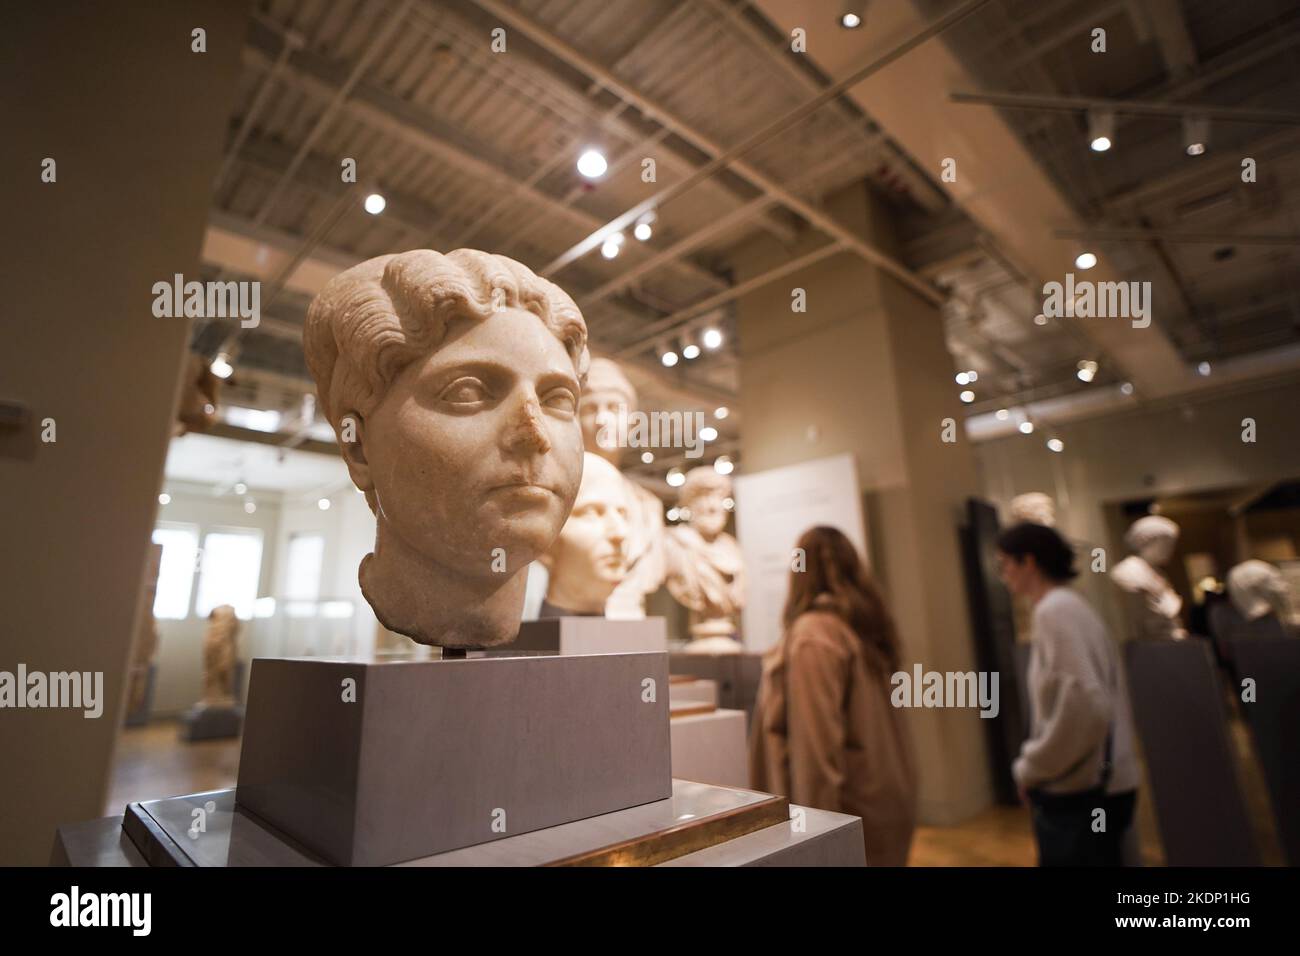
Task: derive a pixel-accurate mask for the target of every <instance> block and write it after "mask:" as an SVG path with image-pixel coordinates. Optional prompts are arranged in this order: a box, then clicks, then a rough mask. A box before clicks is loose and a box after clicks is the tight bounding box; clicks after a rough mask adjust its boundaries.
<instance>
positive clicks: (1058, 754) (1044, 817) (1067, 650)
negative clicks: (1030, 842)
mask: <svg viewBox="0 0 1300 956" xmlns="http://www.w3.org/2000/svg"><path fill="white" fill-rule="evenodd" d="M997 558H998V565H999V570H1000V571H1001V575H1002V580H1003V581H1004V582H1005V583H1006V585H1007V588H1008V589H1009V590H1010V591H1011V592H1012V593H1013V594H1015V595H1018V596H1020V597H1024V598H1026V599H1027V600H1028V601H1029V602H1030V603H1031V604H1032V605H1033V609H1034V610H1033V623H1032V637H1033V648H1032V650H1031V652H1030V658H1029V700H1030V709H1031V721H1030V732H1029V739H1027V740H1026V741H1025V742H1024V744H1023V745H1022V746H1021V749H1020V756H1019V757H1017V758H1016V761H1015V763H1014V764H1013V765H1012V775H1013V776H1014V777H1015V780H1016V785H1017V787H1018V789H1019V791H1020V795H1021V800H1022V801H1024V802H1025V803H1027V804H1028V805H1029V807H1030V809H1031V810H1032V813H1033V821H1034V836H1035V839H1036V840H1037V842H1038V861H1039V865H1040V866H1119V865H1120V861H1121V847H1122V844H1123V842H1124V837H1125V832H1126V831H1127V830H1128V828H1129V827H1130V826H1131V825H1132V822H1133V811H1134V807H1135V805H1136V802H1137V787H1138V778H1139V773H1138V765H1137V756H1136V752H1135V737H1134V729H1133V715H1132V711H1131V709H1130V706H1129V700H1128V689H1127V686H1126V684H1125V679H1124V672H1123V668H1122V667H1121V665H1120V660H1119V654H1118V652H1117V650H1116V647H1115V644H1114V643H1113V642H1112V641H1111V640H1110V638H1109V636H1108V635H1107V633H1106V627H1105V625H1104V624H1103V623H1102V620H1101V618H1100V616H1098V614H1097V612H1096V611H1094V610H1093V608H1092V606H1091V605H1089V604H1088V602H1087V601H1085V600H1084V599H1083V598H1082V597H1081V596H1080V595H1079V594H1078V593H1077V592H1076V591H1074V590H1073V589H1071V588H1070V587H1068V586H1067V585H1068V582H1069V581H1070V579H1071V578H1073V577H1075V575H1076V573H1077V572H1076V571H1075V570H1074V568H1073V564H1074V551H1073V549H1072V548H1071V547H1070V545H1069V544H1068V543H1067V542H1066V541H1065V539H1064V538H1062V537H1061V536H1060V535H1059V534H1058V533H1057V532H1056V531H1055V530H1053V529H1052V528H1048V527H1045V526H1043V525H1036V524H1029V523H1023V524H1018V525H1014V526H1013V527H1011V528H1008V529H1007V530H1006V531H1004V532H1003V533H1002V534H1001V535H1000V536H999V538H998V545H997Z"/></svg>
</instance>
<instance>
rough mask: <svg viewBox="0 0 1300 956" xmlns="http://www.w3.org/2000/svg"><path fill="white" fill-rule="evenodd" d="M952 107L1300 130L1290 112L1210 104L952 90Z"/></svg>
mask: <svg viewBox="0 0 1300 956" xmlns="http://www.w3.org/2000/svg"><path fill="white" fill-rule="evenodd" d="M949 97H950V99H951V100H952V101H953V102H954V103H964V104H971V103H973V104H978V105H980V106H997V107H1001V108H1002V109H1011V110H1063V111H1066V112H1087V111H1088V110H1110V111H1111V112H1113V113H1119V114H1125V115H1128V116H1163V117H1170V118H1173V119H1180V118H1182V117H1185V116H1196V117H1204V118H1206V119H1213V120H1221V121H1223V122H1228V123H1259V124H1263V125H1272V124H1277V125H1281V126H1300V113H1294V112H1291V111H1290V110H1268V109H1258V108H1256V107H1252V106H1218V105H1215V104H1211V103H1175V102H1171V101H1169V100H1117V99H1102V98H1100V97H1095V96H1059V95H1057V94H1049V95H1044V94H1041V93H1011V92H1003V91H980V92H970V91H963V90H955V91H953V92H952V93H951V94H949Z"/></svg>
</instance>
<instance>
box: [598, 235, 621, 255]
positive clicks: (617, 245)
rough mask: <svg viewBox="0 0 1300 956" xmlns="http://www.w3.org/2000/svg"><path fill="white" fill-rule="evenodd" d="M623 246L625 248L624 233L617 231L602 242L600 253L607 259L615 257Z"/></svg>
mask: <svg viewBox="0 0 1300 956" xmlns="http://www.w3.org/2000/svg"><path fill="white" fill-rule="evenodd" d="M621 248H623V234H622V233H621V232H616V233H614V235H612V236H610V237H609V238H608V239H606V240H605V241H604V242H603V243H601V246H600V254H601V255H602V256H604V257H605V258H606V259H613V258H614V257H615V256H616V255H618V251H619V250H620V249H621Z"/></svg>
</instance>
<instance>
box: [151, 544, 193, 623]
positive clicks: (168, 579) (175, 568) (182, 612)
mask: <svg viewBox="0 0 1300 956" xmlns="http://www.w3.org/2000/svg"><path fill="white" fill-rule="evenodd" d="M153 543H154V544H161V545H162V549H163V552H162V563H161V564H160V565H159V567H158V590H157V592H156V593H155V594H154V599H153V616H154V617H156V618H165V619H170V620H181V619H183V618H184V617H186V616H187V615H188V614H189V612H190V592H191V590H192V589H193V588H194V566H195V563H196V562H195V552H196V551H197V550H198V547H199V529H198V528H197V527H195V526H194V525H188V524H171V523H164V524H160V525H158V527H156V528H154V530H153Z"/></svg>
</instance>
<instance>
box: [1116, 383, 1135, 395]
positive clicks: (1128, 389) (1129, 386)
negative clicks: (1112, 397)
mask: <svg viewBox="0 0 1300 956" xmlns="http://www.w3.org/2000/svg"><path fill="white" fill-rule="evenodd" d="M1119 391H1120V394H1121V395H1132V394H1133V383H1132V382H1122V383H1121V384H1120V387H1119Z"/></svg>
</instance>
